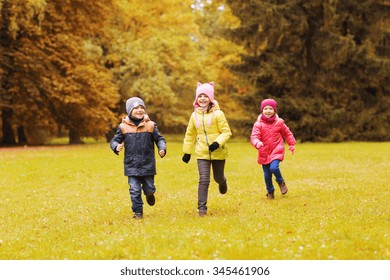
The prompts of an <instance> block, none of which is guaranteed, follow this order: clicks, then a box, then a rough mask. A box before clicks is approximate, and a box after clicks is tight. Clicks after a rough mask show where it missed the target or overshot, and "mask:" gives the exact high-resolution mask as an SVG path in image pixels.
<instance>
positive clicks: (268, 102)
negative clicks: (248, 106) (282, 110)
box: [260, 99, 278, 113]
mask: <svg viewBox="0 0 390 280" xmlns="http://www.w3.org/2000/svg"><path fill="white" fill-rule="evenodd" d="M265 106H271V107H272V108H274V110H275V112H277V111H278V110H277V104H276V101H275V100H273V99H264V100H263V102H261V105H260V113H263V109H264V107H265Z"/></svg>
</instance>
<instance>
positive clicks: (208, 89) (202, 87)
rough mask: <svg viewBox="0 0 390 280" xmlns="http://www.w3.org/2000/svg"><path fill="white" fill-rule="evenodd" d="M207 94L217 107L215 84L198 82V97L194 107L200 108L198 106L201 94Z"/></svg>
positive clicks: (196, 96)
mask: <svg viewBox="0 0 390 280" xmlns="http://www.w3.org/2000/svg"><path fill="white" fill-rule="evenodd" d="M202 93H203V94H206V95H207V96H208V98H209V99H210V101H211V103H213V104H214V105H215V103H216V101H215V100H214V82H210V83H206V84H202V83H200V82H198V84H197V88H196V95H195V100H194V104H193V105H194V107H199V104H198V97H199V95H201V94H202Z"/></svg>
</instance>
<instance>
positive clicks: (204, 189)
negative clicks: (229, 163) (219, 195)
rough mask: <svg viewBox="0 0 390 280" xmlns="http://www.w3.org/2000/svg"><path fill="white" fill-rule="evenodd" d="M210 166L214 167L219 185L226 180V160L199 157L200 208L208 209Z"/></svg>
mask: <svg viewBox="0 0 390 280" xmlns="http://www.w3.org/2000/svg"><path fill="white" fill-rule="evenodd" d="M210 166H212V167H213V176H214V180H215V182H217V183H218V184H219V185H220V184H222V183H224V182H225V181H226V178H225V160H207V159H198V171H199V185H198V209H199V210H207V196H208V192H209V185H210Z"/></svg>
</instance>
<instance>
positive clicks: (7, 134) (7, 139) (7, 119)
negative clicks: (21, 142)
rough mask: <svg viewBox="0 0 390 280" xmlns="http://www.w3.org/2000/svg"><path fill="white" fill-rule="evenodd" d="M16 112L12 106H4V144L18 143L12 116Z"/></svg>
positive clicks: (2, 115)
mask: <svg viewBox="0 0 390 280" xmlns="http://www.w3.org/2000/svg"><path fill="white" fill-rule="evenodd" d="M13 114H14V112H13V111H12V109H10V108H3V110H2V114H1V119H2V121H3V141H2V143H1V144H2V145H7V146H14V145H16V141H15V133H14V131H13V129H12V117H13Z"/></svg>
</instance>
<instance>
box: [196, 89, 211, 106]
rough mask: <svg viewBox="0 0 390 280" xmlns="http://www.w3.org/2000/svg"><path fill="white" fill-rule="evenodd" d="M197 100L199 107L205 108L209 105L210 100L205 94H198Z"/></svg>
mask: <svg viewBox="0 0 390 280" xmlns="http://www.w3.org/2000/svg"><path fill="white" fill-rule="evenodd" d="M197 102H198V104H199V106H200V107H201V108H207V106H209V104H210V102H211V101H210V98H209V97H208V96H207V95H206V94H204V93H201V94H199V96H198V99H197Z"/></svg>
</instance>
